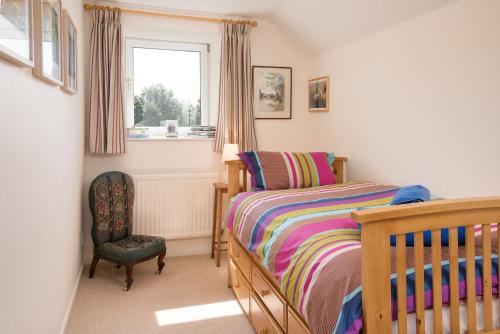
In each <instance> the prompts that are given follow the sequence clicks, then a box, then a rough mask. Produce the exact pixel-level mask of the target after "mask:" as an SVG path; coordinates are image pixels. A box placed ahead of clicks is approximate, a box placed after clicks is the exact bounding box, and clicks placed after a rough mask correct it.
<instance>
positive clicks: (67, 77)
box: [62, 10, 77, 94]
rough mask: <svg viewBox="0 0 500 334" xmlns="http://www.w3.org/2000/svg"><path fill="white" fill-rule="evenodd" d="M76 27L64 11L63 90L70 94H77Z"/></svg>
mask: <svg viewBox="0 0 500 334" xmlns="http://www.w3.org/2000/svg"><path fill="white" fill-rule="evenodd" d="M76 40H77V39H76V27H75V24H74V23H73V21H72V20H71V17H70V16H69V13H68V11H67V10H64V11H63V20H62V50H63V57H62V65H63V83H64V85H63V86H62V89H63V90H64V91H65V92H67V93H69V94H76V93H77V82H76V80H77V61H76V60H77V58H76V52H77V47H76Z"/></svg>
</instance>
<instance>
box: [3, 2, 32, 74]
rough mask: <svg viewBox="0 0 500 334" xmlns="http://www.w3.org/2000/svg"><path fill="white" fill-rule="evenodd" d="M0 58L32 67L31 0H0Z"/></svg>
mask: <svg viewBox="0 0 500 334" xmlns="http://www.w3.org/2000/svg"><path fill="white" fill-rule="evenodd" d="M0 58H3V59H5V60H8V61H10V62H11V63H14V64H16V65H19V66H29V67H33V3H32V0H0Z"/></svg>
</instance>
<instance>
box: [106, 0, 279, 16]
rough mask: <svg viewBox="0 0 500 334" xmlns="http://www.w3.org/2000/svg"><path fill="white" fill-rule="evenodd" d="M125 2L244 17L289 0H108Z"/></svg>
mask: <svg viewBox="0 0 500 334" xmlns="http://www.w3.org/2000/svg"><path fill="white" fill-rule="evenodd" d="M107 1H108V2H119V3H123V4H130V5H138V6H146V5H147V6H152V7H161V8H168V9H174V10H180V11H189V12H193V11H195V12H205V13H213V14H222V15H234V16H243V17H254V18H258V17H265V16H269V15H271V14H273V13H274V12H275V11H276V10H277V9H278V8H279V7H281V6H282V5H284V4H285V3H286V2H287V0H118V1H113V0H111V1H110V0H107Z"/></svg>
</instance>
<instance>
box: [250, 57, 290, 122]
mask: <svg viewBox="0 0 500 334" xmlns="http://www.w3.org/2000/svg"><path fill="white" fill-rule="evenodd" d="M252 69H253V111H254V118H255V119H291V118H292V68H291V67H272V66H253V67H252Z"/></svg>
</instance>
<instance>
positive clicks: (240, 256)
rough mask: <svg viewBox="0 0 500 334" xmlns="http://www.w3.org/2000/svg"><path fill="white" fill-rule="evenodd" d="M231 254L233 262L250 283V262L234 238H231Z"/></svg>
mask: <svg viewBox="0 0 500 334" xmlns="http://www.w3.org/2000/svg"><path fill="white" fill-rule="evenodd" d="M231 254H232V257H233V260H234V262H235V263H236V264H237V265H238V267H239V268H240V270H241V272H242V273H243V275H245V277H246V279H247V280H248V281H250V267H251V263H252V262H251V260H250V257H249V256H248V254H247V253H246V252H245V251H244V250H243V248H241V246H240V244H238V242H237V241H236V240H235V239H234V237H232V238H231Z"/></svg>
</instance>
